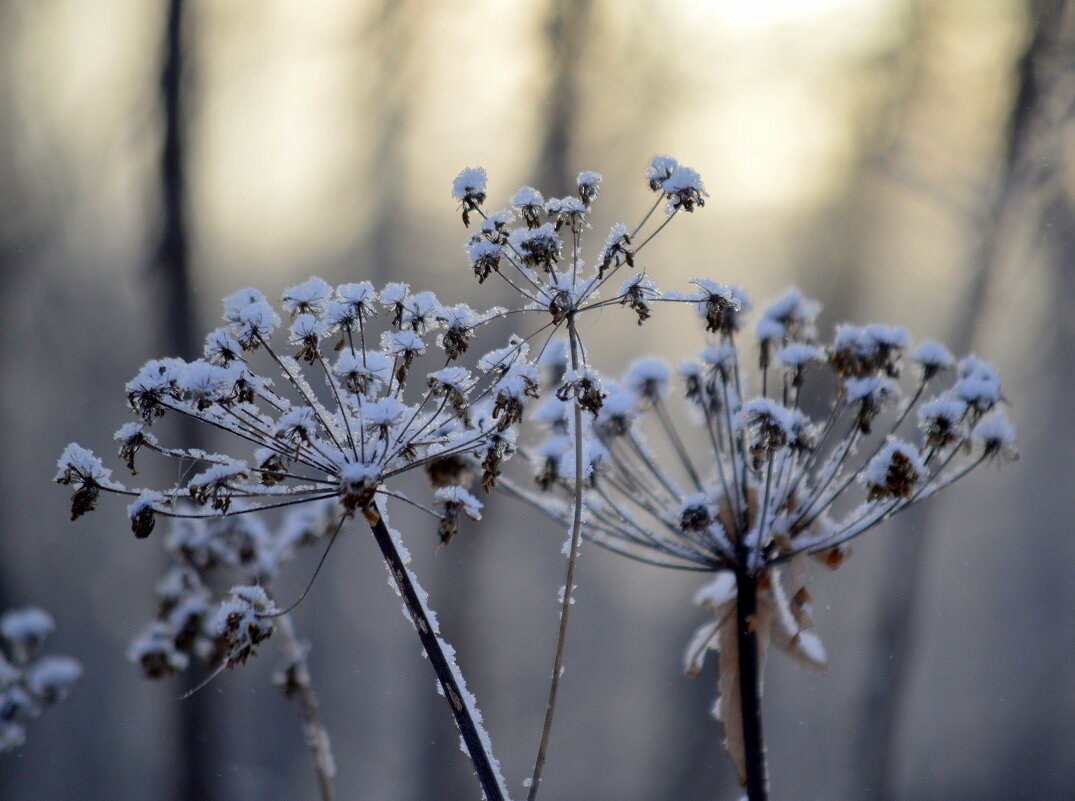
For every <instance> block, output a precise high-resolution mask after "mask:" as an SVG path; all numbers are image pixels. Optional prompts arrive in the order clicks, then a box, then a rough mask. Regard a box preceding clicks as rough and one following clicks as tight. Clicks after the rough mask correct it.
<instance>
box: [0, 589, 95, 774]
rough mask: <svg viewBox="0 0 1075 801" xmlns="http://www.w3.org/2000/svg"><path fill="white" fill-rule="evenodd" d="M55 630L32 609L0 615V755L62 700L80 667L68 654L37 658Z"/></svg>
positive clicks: (18, 742) (23, 738)
mask: <svg viewBox="0 0 1075 801" xmlns="http://www.w3.org/2000/svg"><path fill="white" fill-rule="evenodd" d="M55 629H56V623H55V621H53V619H52V616H51V615H50V614H49V613H48V612H46V611H45V610H44V609H39V608H38V607H36V606H31V607H27V608H25V609H13V610H11V611H9V612H5V613H4V614H3V615H0V754H2V753H5V752H7V751H13V750H14V749H16V748H18V747H19V746H21V745H22V744H23V743H24V742H25V741H26V727H27V726H28V725H29V724H30V722H31V721H34V720H36V719H37V718H39V717H41V715H42V714H44V712H45V710H47V709H48V708H49V707H51V706H54V705H55V704H57V703H59V702H60V701H62V700H63V699H64V698H65V697H66V696H67V693H68V692H69V691H70V689H71V687H72V686H73V685H74V683H75V682H76V681H78V678H79V676H81V675H82V666H81V665H80V664H79V663H78V662H77V661H76V660H74V659H72V658H71V657H69V656H54V655H51V654H43V653H42V652H41V648H42V646H43V645H44V643H45V640H46V639H47V638H48V636H49V635H50V634H52V632H53V631H55Z"/></svg>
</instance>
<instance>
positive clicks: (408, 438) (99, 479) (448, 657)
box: [56, 278, 537, 801]
mask: <svg viewBox="0 0 1075 801" xmlns="http://www.w3.org/2000/svg"><path fill="white" fill-rule="evenodd" d="M281 305H282V307H283V310H284V311H285V313H286V314H287V315H288V317H289V318H290V326H289V328H288V329H287V333H286V336H285V339H286V346H285V347H286V350H285V348H282V347H281V346H280V345H279V344H274V339H277V340H278V339H279V337H278V336H277V337H274V333H275V332H276V331H277V329H278V328H280V326H281V317H280V315H279V314H278V313H277V311H276V310H275V309H274V308H273V307H272V306H271V305H270V304H269V303H268V302H267V301H266V300H265V297H264V296H263V295H262V294H261V293H260V292H259V291H257V290H254V289H243V290H240V291H239V292H236V293H234V294H232V295H231V296H229V297H228V298H226V299H225V301H224V310H225V314H224V318H225V320H226V322H227V323H228V325H226V326H225V327H222V328H219V329H217V330H215V331H213V332H212V333H211V334H209V336H208V337H207V338H206V342H205V349H204V355H203V358H201V359H198V360H195V361H192V362H189V363H188V362H184V361H182V360H180V359H174V358H172V359H155V360H152V361H150V362H148V363H147V364H146V365H145V366H143V368H142V369H141V370H140V371H139V373H138V375H137V376H135V378H134V379H132V380H131V381H130V382H129V383H128V384H127V399H128V402H129V405H130V407H131V409H132V411H133V412H134V413H135V415H136V417H137V418H138V419H137V421H135V422H133V423H128V424H127V425H125V426H123V428H121V429H120V430H119V431H118V432H117V433H116V439H117V440H118V441H119V443H120V455H121V457H122V458H123V459H124V461H125V462H126V464H127V467H128V468H129V469H130V470H131V471H132V472H134V470H135V460H136V457H137V456H138V454H139V453H140V452H142V451H150V452H155V453H158V454H161V455H164V456H168V457H172V458H175V459H178V460H179V461H180V462H181V463H183V464H185V465H187V466H188V467H189V468H192V470H193V475H190V476H189V478H187V479H186V480H185V481H182V482H181V483H180V484H178V485H176V486H173V487H167V488H160V489H157V488H136V489H129V488H127V487H126V486H124V485H123V484H121V483H120V482H118V481H116V480H115V479H113V478H112V474H111V471H110V470H109V469H108V468H106V467H104V465H103V464H102V462H101V461H100V460H99V459H98V458H97V457H96V456H94V455H93V454H92V453H91V452H90V451H88V450H86V449H85V448H82V447H81V446H79V445H77V444H74V443H72V444H71V445H69V446H68V447H67V449H66V450H65V451H64V453H63V455H62V456H61V458H60V463H59V470H58V472H57V475H56V480H57V481H58V482H60V483H62V484H67V485H70V486H73V487H74V488H75V492H74V495H73V497H72V508H71V514H72V519H75V518H77V517H79V516H81V515H82V514H84V513H86V512H87V511H89V510H91V509H92V508H93V507H94V505H95V503H96V502H97V500H98V498H99V496H100V494H101V493H102V492H106V493H112V494H117V495H121V496H127V497H130V498H131V499H132V501H131V503H130V505H129V506H128V514H129V517H130V520H131V526H132V529H133V531H134V533H135V535H136V536H138V537H146V536H148V535H149V534H150V533H151V532H152V530H153V528H154V524H155V521H156V518H157V517H159V516H164V517H172V518H177V519H180V520H183V519H186V520H218V521H219V520H221V519H227V518H230V517H233V516H238V515H246V514H249V513H251V512H257V511H263V510H270V509H280V508H285V507H292V506H295V505H297V504H307V503H314V502H322V501H326V500H330V499H331V500H334V501H335V503H336V506H335V510H336V511H335V514H336V519H337V525H336V529H335V532H337V533H338V530H339V527H340V526H342V525H343V523H344V522H345V521H346V520H347V519H350V518H352V517H354V516H355V515H356V514H361V515H362V516H363V517H364V518H365V519H366V521H367V522H368V523H369V525H370V527H371V530H372V531H373V534H374V538H375V540H376V541H377V543H378V546H379V548H380V549H381V552H382V555H383V556H384V558H385V561H386V565H387V566H388V568H389V573H390V575H391V578H392V581H393V582H394V584H395V586H396V588H397V589H398V591H399V592H400V594H401V595H402V596H403V598H404V601H405V607H406V610H407V612H408V615H409V616H410V618H411V620H412V622H413V623H414V625H415V628H416V631H417V633H418V636H419V638H420V640H421V641H422V645H423V648H424V649H425V650H426V653H427V655H428V656H429V658H430V661H431V664H432V665H433V667H434V669H435V670H436V671H437V675H438V679H439V680H440V682H441V686H442V689H443V690H444V694H445V697H446V699H447V700H448V702H449V705H450V707H451V710H452V714H453V716H454V717H455V720H456V723H457V725H458V726H459V727H460V730H461V732H462V734H463V738H464V741H465V744H466V748H467V751H468V753H469V754H470V756H471V759H472V761H473V762H474V765H475V769H476V771H477V773H478V776H479V780H480V781H481V784H482V788H483V790H484V791H485V793H486V795H487V797H489V798H490V799H493V800H494V801H498V800H499V799H502V798H504V797H506V792H505V791H504V782H503V779H502V777H501V776H500V773H499V768H498V767H497V764H496V760H495V759H493V757H492V755H491V753H490V751H491V749H490V746H489V741H488V737H487V735H486V734H485V732H484V730H483V729H482V728H481V726H480V719H481V718H480V713H478V711H477V708H476V707H475V706H474V704H473V698H472V696H471V695H470V694H469V692H468V691H467V689H466V687H465V685H464V683H463V681H462V676H461V673H460V671H459V669H458V667H457V666H456V664H455V661H454V655H453V652H452V651H451V648H450V646H448V645H447V644H446V643H444V642H443V641H442V640H441V638H440V636H439V630H438V627H437V624H436V620H435V616H433V615H432V613H430V611H429V610H428V608H427V607H426V603H425V593H424V592H423V591H422V590H421V588H420V587H419V586H418V584H417V580H416V579H415V576H414V574H413V572H412V571H411V570H410V568H409V566H408V556H407V552H406V549H405V548H404V547H403V545H402V542H401V541H400V537H399V534H398V532H395V531H392V530H390V529H389V528H388V527H387V525H386V522H385V519H384V508H383V506H384V501H385V500H386V499H388V498H392V499H396V500H399V501H401V502H405V503H408V504H410V505H412V506H414V507H417V508H418V509H420V510H422V511H424V512H426V513H428V514H429V515H430V516H432V517H433V518H434V519H435V520H437V523H438V529H439V533H440V539H441V541H442V542H446V541H447V540H449V539H450V538H451V537H452V535H453V534H454V533H455V531H456V530H457V529H458V525H459V519H460V518H461V517H470V518H475V519H477V518H479V517H480V510H481V504H480V502H479V501H478V500H477V499H476V498H475V497H474V496H473V495H472V494H471V493H470V491H469V489H468V488H467V485H468V484H469V483H470V482H471V480H472V479H473V478H475V477H479V478H480V481H481V483H482V485H483V486H484V487H486V488H487V489H488V488H491V487H492V486H493V485H495V483H496V480H497V477H498V476H499V474H500V471H501V467H502V465H503V463H504V462H505V461H506V460H507V459H509V458H510V457H511V455H512V454H513V453H514V451H515V432H514V426H515V424H516V423H517V422H518V421H519V420H521V419H522V415H523V410H524V408H525V405H526V404H527V402H528V401H529V399H530V398H531V397H534V396H536V392H537V373H536V369H535V368H534V367H533V366H532V365H531V364H530V363H529V362H528V360H527V356H528V350H529V347H528V345H527V344H526V343H525V342H523V341H522V340H519V339H518V338H514V337H513V338H511V339H510V340H509V341H508V342H507V343H506V344H505V345H504V346H502V347H500V348H497V349H495V350H493V351H491V352H490V353H487V354H486V355H485V356H483V357H482V358H480V359H478V360H477V361H476V364H475V365H474V366H473V367H466V366H463V364H461V360H462V357H463V356H464V355H465V354H466V353H467V352H468V350H469V348H470V345H471V342H472V339H473V337H474V335H475V331H476V329H478V328H479V327H480V326H482V325H484V324H485V323H487V322H489V321H490V320H492V319H495V318H497V317H499V316H500V315H501V314H502V313H503V310H501V309H493V310H490V311H488V312H484V313H478V312H475V311H474V310H472V309H471V308H470V307H469V306H466V305H465V304H458V305H454V306H444V305H442V304H441V303H440V302H439V301H438V300H437V298H436V297H435V296H434V295H433V293H431V292H414V291H411V289H410V287H409V286H408V285H406V284H400V283H392V284H388V285H386V286H385V287H383V288H382V289H381V290H379V291H377V290H375V289H374V287H373V285H372V284H370V283H368V282H361V283H348V284H343V285H340V286H338V287H335V288H333V287H330V286H329V285H328V284H326V283H325V282H324V281H323V280H321V279H320V278H311V279H310V280H308V281H306V282H304V283H301V284H298V285H296V286H293V287H291V288H289V289H287V290H286V291H285V292H284V293H283V296H282V299H281ZM326 345H327V346H328V347H327V348H326ZM333 352H335V356H333ZM259 360H260V364H263V365H266V366H268V367H269V368H271V369H272V371H273V372H275V374H276V376H275V380H274V379H273V378H269V377H267V376H266V375H265V374H263V372H261V371H260V368H259V366H258V364H259ZM431 360H436V361H434V363H433V365H432V366H433V367H434V368H435V369H433V370H432V371H429V372H425V371H421V370H420V369H419V368H420V366H422V365H425V364H427V363H428V362H429V361H431ZM315 387H317V388H316V389H315ZM166 413H167V414H178V415H182V416H185V417H188V418H193V419H194V420H198V421H201V422H203V423H205V424H207V425H208V426H210V427H212V428H214V429H217V430H219V431H221V432H224V433H226V434H229V435H231V437H232V439H233V441H234V442H236V443H238V444H239V445H240V446H242V447H243V448H244V449H245V453H244V454H243V455H242V456H233V455H230V454H222V453H213V452H209V451H205V450H201V449H192V448H182V447H180V448H172V447H167V446H165V445H162V444H161V443H160V442H159V441H158V439H157V437H156V435H155V434H154V433H153V432H152V430H151V429H152V424H153V423H154V422H155V421H157V420H158V419H159V418H160V417H161V416H163V415H165V414H166ZM412 470H422V471H424V472H425V474H426V475H427V477H428V478H429V479H430V481H431V483H432V484H433V487H434V492H433V498H432V500H431V501H426V502H419V501H416V500H413V499H411V498H408V497H406V496H405V495H404V494H403V493H401V492H400V491H399V490H397V489H393V488H391V485H392V484H393V483H394V482H395V480H396V479H397V478H398V477H399V476H401V475H402V474H404V473H407V472H410V471H412ZM190 472H191V470H188V471H187V473H188V474H189V473H190ZM334 541H335V533H333V535H331V537H330V538H329V544H328V546H326V554H327V548H328V547H331V544H332V542H334ZM225 604H226V609H225V611H222V612H220V617H219V619H218V620H217V621H216V626H215V630H216V633H217V635H218V636H220V637H223V638H224V639H225V641H226V643H227V645H228V648H229V649H230V650H229V651H228V654H227V656H226V657H225V659H226V663H227V664H234V663H236V662H241V661H242V660H243V659H245V658H246V657H247V656H248V655H249V653H250V650H249V649H250V648H252V647H253V646H254V645H256V644H257V641H259V640H261V639H264V638H265V637H267V636H268V635H269V634H270V633H271V631H272V620H273V619H274V618H275V617H277V616H278V615H279V614H281V612H280V610H278V609H276V608H275V605H274V604H272V603H271V600H270V599H269V598H268V597H267V596H266V597H264V598H262V597H261V595H260V594H259V593H258V592H257V591H255V590H253V589H251V588H250V587H249V586H241V587H239V588H237V589H236V591H235V592H233V594H232V597H231V599H229V600H228V601H227V602H225Z"/></svg>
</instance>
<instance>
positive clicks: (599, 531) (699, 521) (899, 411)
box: [511, 279, 1015, 801]
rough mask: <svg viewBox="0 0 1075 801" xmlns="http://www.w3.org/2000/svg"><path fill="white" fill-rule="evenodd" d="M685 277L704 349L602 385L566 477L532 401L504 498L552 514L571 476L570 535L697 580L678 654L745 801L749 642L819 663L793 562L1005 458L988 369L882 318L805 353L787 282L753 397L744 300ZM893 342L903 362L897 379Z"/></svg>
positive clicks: (813, 313)
mask: <svg viewBox="0 0 1075 801" xmlns="http://www.w3.org/2000/svg"><path fill="white" fill-rule="evenodd" d="M694 283H695V284H696V286H697V288H698V289H697V291H696V292H695V293H693V294H692V295H689V296H686V298H685V299H688V300H690V301H692V302H693V303H694V304H695V306H696V308H697V310H698V313H699V315H700V316H701V317H702V318H703V319H704V321H705V323H706V329H707V331H708V332H710V333H711V334H712V342H711V343H710V344H709V345H708V346H707V347H706V348H705V349H704V350H702V352H701V353H700V354H698V356H697V357H696V358H693V359H688V360H686V361H684V362H683V363H682V364H681V365H680V366H679V369H678V376H677V377H675V378H673V370H672V367H671V366H670V365H667V364H665V363H664V362H661V361H659V360H652V359H649V360H643V361H640V362H638V363H636V364H635V365H633V366H632V367H631V368H630V369H629V370H628V371H627V374H626V376H624V378H623V380H622V381H621V382H619V383H611V382H607V383H606V384H605V392H606V393H607V396H606V399H605V403H604V406H603V408H602V411H601V414H599V415H595V416H594V417H593V419H592V420H589V421H587V422H586V425H585V428H586V432H585V433H586V439H587V441H588V443H589V445H588V448H587V450H586V461H585V464H584V466H583V469H582V470H581V471H578V472H575V471H572V470H570V469H567V466H566V464H565V458H564V457H565V452H566V446H565V437H566V436H567V434H568V432H569V431H570V429H571V427H572V425H573V421H572V420H571V418H570V416H569V415H568V413H567V408H566V405H565V404H564V403H562V402H560V401H557V400H552V399H550V400H547V401H545V402H544V404H543V405H542V406H541V407H539V408H538V409H537V410H536V411H535V413H534V416H535V418H536V419H537V420H538V421H539V422H540V423H542V424H543V425H544V426H545V427H546V429H547V430H548V432H549V436H548V438H547V439H546V440H545V441H544V442H543V443H541V444H539V445H538V446H537V447H535V448H534V449H532V452H531V453H530V454H529V455H530V457H531V460H532V462H533V466H534V469H535V475H536V483H537V487H538V489H536V490H531V489H526V488H522V487H520V486H517V485H512V487H511V490H512V491H513V492H514V493H515V494H516V495H518V496H520V497H522V498H523V499H525V500H528V501H530V502H531V503H533V504H535V505H536V506H537V507H538V508H540V509H541V510H543V511H544V512H546V513H547V514H551V515H553V516H554V517H556V518H557V519H559V520H562V521H566V520H568V519H570V518H571V516H572V514H573V510H572V504H573V502H574V499H575V498H576V497H578V482H579V477H581V480H582V481H583V482H584V483H585V485H586V487H587V488H588V491H587V492H586V493H585V494H584V495H583V496H582V506H583V516H584V524H585V528H584V530H585V534H586V536H587V537H588V538H589V539H590V540H592V541H593V542H595V543H596V544H598V545H601V546H603V547H605V548H608V549H609V550H612V551H615V552H616V553H620V554H623V555H625V556H628V557H630V558H632V559H637V560H640V561H643V562H647V563H650V564H655V565H661V566H665V567H671V568H678V569H683V570H696V571H702V572H711V573H716V574H717V577H716V579H715V580H714V581H713V582H712V583H711V584H709V585H708V586H707V587H706V588H704V589H703V590H702V591H701V592H700V593H699V594H698V596H697V602H698V603H699V604H701V605H703V606H705V607H707V608H709V609H710V611H711V613H712V616H713V619H712V620H711V621H710V622H708V623H706V624H705V625H704V626H702V627H701V628H700V629H699V630H698V632H697V634H696V635H695V637H694V638H693V639H692V640H691V642H690V644H689V647H688V649H687V653H686V658H685V664H686V669H687V671H688V673H690V674H692V675H695V674H697V673H698V672H699V671H700V669H701V666H702V663H703V661H704V659H705V656H706V653H707V652H708V651H710V650H716V651H718V653H719V665H718V674H719V694H720V697H719V700H718V702H717V704H716V706H715V708H714V713H715V714H716V716H717V717H718V718H719V719H721V720H722V721H723V724H724V729H725V746H726V748H727V750H728V752H729V755H730V756H731V759H732V761H733V763H734V764H735V767H736V769H737V771H738V774H739V778H740V781H741V782H743V783H744V784H745V785H746V787H747V790H748V795H749V798H750V799H751V801H755V799H760V798H764V797H765V793H766V778H765V769H764V752H763V749H762V739H761V728H760V706H759V698H760V687H761V682H760V665H761V664H762V663H763V661H764V655H765V650H766V647H767V645H768V644H769V643H770V642H771V643H772V644H773V645H775V646H776V647H778V648H780V649H781V650H784V651H786V652H788V653H789V654H791V655H792V656H793V657H795V658H796V659H797V660H798V662H799V663H800V664H802V665H804V666H806V667H808V668H812V669H823V668H824V666H825V651H824V648H823V647H822V645H821V642H820V640H819V639H818V638H817V636H816V635H815V634H814V633H813V632H812V631H809V628H810V626H811V619H810V594H809V592H808V590H807V580H808V577H809V570H808V563H809V561H810V560H811V559H813V560H815V561H820V562H821V563H822V564H824V565H827V566H829V567H831V568H836V567H838V566H839V565H840V564H841V563H842V562H843V561H844V559H845V558H846V556H847V553H848V551H847V543H848V542H849V541H850V540H851V539H853V538H854V537H856V536H858V535H860V534H862V533H863V532H865V531H867V530H868V529H870V528H873V527H874V526H876V525H878V524H880V523H882V522H883V521H885V520H887V519H889V518H890V517H892V516H894V515H896V514H898V513H900V512H902V511H903V510H905V509H907V508H909V507H911V506H912V505H914V504H917V503H918V502H920V501H924V500H926V499H927V498H930V497H932V496H933V495H935V494H937V493H938V492H940V491H941V490H943V489H945V488H946V487H948V486H950V485H951V484H953V483H954V482H956V481H957V480H959V479H961V478H962V477H963V476H965V475H967V474H968V473H969V472H971V471H972V470H973V469H974V468H976V467H978V466H979V465H981V464H983V463H985V462H987V461H990V460H993V459H996V458H998V457H1014V456H1015V450H1014V433H1013V430H1012V428H1011V426H1010V424H1009V423H1008V422H1007V420H1006V418H1005V416H1004V413H1003V412H1002V411H1000V409H999V408H998V407H999V405H1000V404H1001V402H1002V395H1001V389H1000V379H999V377H998V376H997V373H996V370H995V369H994V368H993V367H992V365H990V364H988V363H987V362H984V361H981V360H980V359H978V358H976V357H974V356H967V357H965V358H964V359H963V360H961V361H959V362H958V363H957V362H956V361H955V359H954V358H953V357H952V355H951V354H950V353H949V352H948V350H947V349H945V348H944V347H943V346H941V345H939V344H936V343H925V344H923V345H920V346H918V347H917V348H915V349H914V350H910V347H911V342H910V337H909V336H908V334H907V332H906V331H905V330H904V329H902V328H893V327H889V326H884V325H867V326H865V327H859V326H851V325H841V326H838V327H837V329H836V332H835V335H834V337H833V339H832V341H831V342H830V343H828V344H821V343H820V342H818V339H817V328H816V318H817V315H818V313H819V311H820V306H819V305H818V304H817V303H815V302H813V301H811V300H808V299H806V298H804V297H803V296H802V295H801V294H800V293H799V292H798V291H796V290H791V291H789V292H787V293H786V294H785V295H784V296H783V297H781V298H779V299H778V300H777V301H776V302H774V303H773V304H772V305H770V306H769V308H767V309H766V310H765V311H764V312H763V314H762V316H761V319H760V320H759V321H758V323H757V326H756V338H757V342H758V351H757V352H758V371H759V373H760V392H759V393H758V394H754V393H753V392H752V391H751V389H750V386H749V385H748V378H747V375H746V370H745V368H744V366H743V364H742V361H743V359H742V358H741V354H742V353H743V352H744V349H743V347H741V346H740V344H739V342H738V340H737V338H738V334H739V329H740V326H741V321H742V319H741V318H742V314H743V312H745V311H746V310H747V309H748V307H749V301H748V299H747V297H746V295H745V293H744V292H743V291H742V290H740V289H738V288H730V287H723V286H721V285H719V284H716V283H714V282H712V281H709V280H707V279H698V280H696V281H695V282H694ZM908 353H909V359H910V361H911V362H912V363H913V365H914V367H913V369H912V370H910V371H909V372H910V373H911V378H910V380H909V381H907V382H906V383H907V386H906V388H905V389H901V387H900V385H899V383H898V380H899V379H900V377H901V372H902V370H901V367H902V365H901V362H902V360H903V357H904V355H905V354H908ZM946 373H954V378H953V379H952V380H951V381H950V382H947V386H945V382H944V380H943V378H942V376H944V375H945V374H946ZM673 394H678V395H679V396H680V403H679V405H678V407H677V406H673V404H672V403H671V402H670V399H671V396H672V395H673ZM930 396H931V397H930ZM825 398H828V401H827V402H825V401H824V399H825ZM901 398H903V399H902V400H901ZM915 423H917V433H916V432H915V430H914V429H915V428H916V426H915V425H914V424H915ZM574 424H576V425H577V423H574ZM701 443H705V447H698V446H699V445H700V444H701ZM546 493H557V494H558V495H559V497H560V498H561V499H562V503H560V504H559V505H556V504H554V503H550V501H552V500H553V499H551V498H550V497H548V495H547V494H546Z"/></svg>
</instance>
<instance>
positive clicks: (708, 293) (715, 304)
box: [691, 278, 740, 334]
mask: <svg viewBox="0 0 1075 801" xmlns="http://www.w3.org/2000/svg"><path fill="white" fill-rule="evenodd" d="M691 283H692V284H694V285H695V286H696V287H698V290H699V291H698V295H697V297H698V299H699V303H698V312H699V314H701V315H702V317H704V318H705V321H706V327H705V330H706V331H710V332H712V333H722V334H731V333H734V332H735V330H736V329H737V328H738V317H737V314H736V313H737V312H738V311H739V308H740V306H739V303H740V300H739V296H738V293H737V292H736V290H735V289H734V288H732V287H729V286H725V285H724V284H718V283H717V282H716V281H711V280H710V279H708V278H693V279H691Z"/></svg>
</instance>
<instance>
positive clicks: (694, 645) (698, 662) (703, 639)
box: [683, 620, 721, 678]
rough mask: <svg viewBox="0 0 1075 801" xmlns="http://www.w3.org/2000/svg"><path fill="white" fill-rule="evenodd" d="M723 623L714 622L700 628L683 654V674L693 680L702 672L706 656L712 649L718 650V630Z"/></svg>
mask: <svg viewBox="0 0 1075 801" xmlns="http://www.w3.org/2000/svg"><path fill="white" fill-rule="evenodd" d="M720 623H721V621H719V620H714V621H712V622H710V623H705V624H704V625H702V626H699V627H698V630H697V631H695V632H694V636H693V637H691V641H690V642H689V643H688V644H687V650H686V651H685V652H684V654H683V672H684V673H686V674H687V675H688V676H690V677H691V678H694V677H696V676H697V675H698V674H699V673H701V672H702V665H703V664H704V663H705V658H706V654H708V653H709V651H710V649H712V648H716V638H717V630H718V629H719V628H720Z"/></svg>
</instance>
